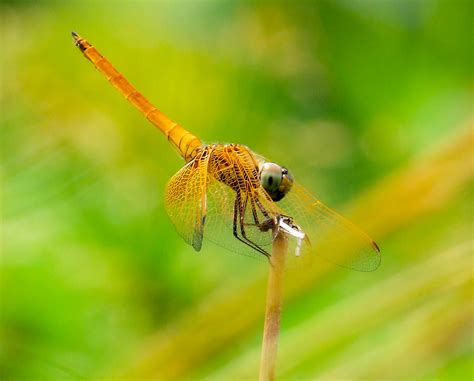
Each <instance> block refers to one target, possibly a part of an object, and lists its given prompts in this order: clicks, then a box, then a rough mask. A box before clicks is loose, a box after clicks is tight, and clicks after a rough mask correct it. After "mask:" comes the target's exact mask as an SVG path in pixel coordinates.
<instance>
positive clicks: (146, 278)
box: [0, 0, 474, 380]
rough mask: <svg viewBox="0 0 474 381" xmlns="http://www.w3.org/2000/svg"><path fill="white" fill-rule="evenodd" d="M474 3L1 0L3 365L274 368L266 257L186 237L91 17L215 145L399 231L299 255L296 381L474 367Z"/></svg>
mask: <svg viewBox="0 0 474 381" xmlns="http://www.w3.org/2000/svg"><path fill="white" fill-rule="evenodd" d="M66 4H67V5H66ZM472 8H473V3H472V1H469V0H466V1H462V0H456V1H447V0H445V1H431V0H420V1H415V0H413V1H411V0H402V1H398V0H381V1H375V0H372V1H370V0H354V1H351V0H334V1H329V0H327V1H314V2H313V1H299V2H277V1H266V2H248V1H173V2H172V1H169V2H145V1H143V2H87V1H80V2H79V1H78V2H67V3H66V2H56V1H51V2H27V1H25V2H22V1H19V2H15V1H3V2H2V5H1V6H0V11H1V25H0V31H1V43H2V45H1V46H2V60H1V94H0V95H1V120H0V133H1V135H0V141H1V162H0V169H1V172H0V175H1V183H0V189H1V194H2V198H1V209H2V218H1V238H2V241H1V317H0V322H1V326H0V378H1V379H2V380H3V379H5V380H32V379H38V380H62V379H78V380H80V379H91V380H93V379H163V380H167V379H180V380H189V379H199V380H201V379H202V380H241V379H242V380H243V379H248V380H252V379H256V378H257V374H258V363H259V356H260V344H261V335H262V327H263V313H264V304H265V286H266V275H267V270H268V269H267V264H266V262H259V261H255V260H252V259H249V258H246V257H240V256H238V255H233V254H228V253H226V252H225V251H224V250H222V249H220V248H218V247H215V246H213V245H211V244H209V243H208V242H205V245H204V248H203V250H202V252H201V253H200V254H198V255H197V254H195V253H194V251H193V249H192V248H191V247H189V246H187V245H186V244H185V243H184V242H183V241H182V240H181V238H180V237H179V236H178V235H177V234H176V233H175V231H174V229H173V227H172V224H171V222H170V220H169V219H168V218H167V216H166V213H165V210H164V205H163V194H164V188H165V185H166V182H167V181H168V179H169V178H170V177H171V176H172V175H173V173H175V172H176V171H177V170H178V169H179V168H180V167H181V166H182V165H183V163H182V161H181V159H180V158H179V157H178V155H177V154H176V153H175V152H174V151H173V149H172V148H171V147H170V146H169V145H168V143H167V142H166V139H164V138H163V136H160V135H159V134H158V133H157V132H156V131H155V130H154V129H153V128H152V127H151V126H150V125H148V124H147V122H146V120H145V119H144V118H143V117H142V116H141V115H139V114H138V113H137V112H136V111H135V110H134V109H133V107H131V106H130V105H129V104H127V103H126V102H125V101H124V99H123V98H122V97H121V96H120V95H118V94H117V93H116V91H115V90H114V89H113V88H112V87H111V86H110V85H109V84H108V83H107V81H105V80H104V78H102V77H101V76H100V75H99V73H98V72H97V71H96V70H95V69H94V68H93V67H92V65H91V64H90V63H89V62H87V60H85V59H84V58H83V57H82V56H81V54H80V53H79V52H78V51H77V49H76V48H75V47H74V46H73V44H72V40H71V37H70V31H71V30H76V31H77V32H78V33H79V34H81V35H83V36H84V37H86V38H87V39H89V40H90V41H91V42H92V43H93V44H94V45H95V46H97V47H98V48H99V50H100V51H101V52H102V53H103V54H104V55H105V56H107V57H108V58H109V59H110V60H111V61H112V63H114V65H115V66H116V67H117V68H118V69H119V70H120V71H122V72H123V73H124V74H125V75H126V76H127V77H128V78H129V79H130V80H131V82H132V83H134V84H135V85H136V87H137V88H138V89H139V90H141V91H142V92H143V93H144V94H145V95H146V96H147V97H149V98H150V100H152V101H153V102H154V103H155V104H156V105H157V106H158V107H160V108H161V109H162V110H163V111H164V112H165V113H166V114H167V115H169V116H170V117H171V118H172V119H174V120H176V121H178V122H179V123H180V124H182V125H183V126H185V127H186V128H188V129H190V130H191V131H192V132H193V133H195V134H196V135H198V136H200V137H201V138H202V139H203V140H204V141H205V142H223V143H225V142H233V143H242V144H246V145H248V146H250V147H251V148H252V149H253V150H255V151H256V152H258V153H260V154H262V155H264V156H266V157H269V158H271V159H273V160H274V161H276V162H278V163H281V164H283V165H286V166H287V167H289V168H290V169H291V170H292V172H293V174H294V176H295V177H296V178H297V180H298V181H299V182H300V183H302V184H303V185H305V186H306V187H307V188H308V189H310V190H311V191H312V192H313V193H314V194H316V195H317V196H318V197H319V198H320V199H322V200H323V202H325V203H326V204H328V205H330V206H332V207H334V208H335V209H337V210H339V211H341V212H342V213H343V214H346V215H348V216H349V217H350V218H351V219H352V220H354V222H356V223H357V224H358V225H360V226H361V227H362V228H364V229H365V230H367V231H368V232H369V233H370V234H371V235H372V236H373V237H374V238H375V239H376V240H377V241H378V243H379V245H380V246H381V248H382V254H383V261H382V266H381V267H380V269H379V270H377V271H376V272H374V273H358V272H355V271H348V270H345V269H341V268H338V267H333V266H331V265H329V264H327V263H326V262H324V261H322V260H321V261H317V262H316V265H315V266H314V268H307V269H292V270H289V271H288V272H287V276H286V279H285V287H286V294H285V302H284V309H283V315H282V331H281V341H280V353H279V363H278V369H277V375H278V378H279V379H281V380H315V379H318V380H319V379H320V380H333V379H339V380H347V379H350V380H381V379H392V380H434V379H437V380H439V379H442V380H451V379H463V380H466V379H469V378H472V377H473V373H472V372H473V369H472V362H471V360H472V357H471V356H472V349H473V348H472V347H473V344H472V343H473V339H474V337H473V325H472V321H473V298H472V296H473V295H472V290H473V273H472V264H473V263H472V254H473V242H472V233H473V226H472V223H473V222H472V221H473V220H472V205H473V204H472V184H473V181H472V178H473V158H472V153H473V148H472V144H473V137H472V117H473V115H472V95H473V82H472V70H473V67H472V57H473V50H472V41H473V33H472V32H473V25H472V23H473V21H472V20H473V9H472Z"/></svg>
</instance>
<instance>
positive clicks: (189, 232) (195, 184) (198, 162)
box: [165, 149, 210, 251]
mask: <svg viewBox="0 0 474 381" xmlns="http://www.w3.org/2000/svg"><path fill="white" fill-rule="evenodd" d="M209 156H210V155H209V151H208V150H207V149H205V150H203V151H201V152H199V153H198V154H197V155H196V157H195V158H194V159H193V160H191V161H190V162H189V163H188V164H187V165H186V166H185V167H183V168H182V169H181V170H179V171H178V173H176V174H175V175H174V176H173V177H172V178H171V179H170V181H169V182H168V184H167V186H166V192H165V207H166V212H167V213H168V215H169V217H170V219H171V221H172V222H173V225H174V226H175V228H176V231H177V232H178V234H179V235H180V236H181V237H183V239H184V240H185V241H186V242H187V243H188V244H190V245H192V246H193V247H194V249H195V250H196V251H199V250H201V246H202V238H203V234H204V224H205V218H206V209H207V200H206V188H207V183H208V165H209Z"/></svg>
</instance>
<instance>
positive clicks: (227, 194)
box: [72, 32, 381, 271]
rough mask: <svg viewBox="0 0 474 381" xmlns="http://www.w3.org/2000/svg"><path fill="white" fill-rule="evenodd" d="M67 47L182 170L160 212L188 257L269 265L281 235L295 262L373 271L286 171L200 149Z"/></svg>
mask: <svg viewBox="0 0 474 381" xmlns="http://www.w3.org/2000/svg"><path fill="white" fill-rule="evenodd" d="M72 36H73V41H74V44H75V45H76V46H77V47H78V48H79V50H80V51H81V52H82V53H83V54H84V56H85V57H86V58H87V59H88V60H89V61H91V62H92V64H93V65H94V66H95V67H96V68H97V70H98V71H99V72H100V73H102V74H103V75H104V76H105V78H107V80H108V81H109V82H110V83H111V84H112V85H113V86H114V87H115V88H116V89H117V90H118V91H119V92H120V93H121V94H122V95H123V96H124V97H125V99H126V100H127V101H129V102H130V103H131V104H132V105H134V106H135V107H136V108H137V109H138V110H139V111H140V112H141V113H142V114H143V115H144V116H145V118H146V119H147V120H148V121H149V122H150V123H151V124H153V125H154V126H155V127H156V128H157V129H158V130H160V131H161V132H162V133H163V134H164V135H165V136H166V138H167V139H168V141H169V142H170V143H171V145H172V146H173V147H174V148H175V149H176V150H177V151H178V153H179V154H180V155H181V157H182V158H183V159H184V162H185V165H184V167H182V168H181V169H180V170H179V171H178V172H177V173H176V174H175V175H174V176H173V177H172V178H171V179H170V181H169V182H168V184H167V185H166V191H165V209H166V212H167V214H168V215H169V217H170V219H171V221H172V223H173V225H174V226H175V229H176V231H177V233H178V234H179V235H180V236H181V237H182V238H183V239H184V241H185V242H187V243H188V244H190V245H191V246H192V247H193V248H194V249H195V250H196V251H200V250H201V248H202V242H203V238H206V239H207V240H209V241H212V242H214V243H216V244H218V245H220V246H221V247H224V248H226V249H229V250H231V251H234V252H236V253H240V254H243V255H249V256H257V257H261V256H263V257H266V258H268V259H270V258H271V248H272V243H273V241H274V240H275V238H276V236H277V234H279V233H281V234H284V235H285V236H286V238H287V240H288V242H289V244H288V250H289V252H294V253H295V255H294V257H295V258H306V257H311V256H313V254H320V255H322V256H323V257H326V258H327V259H328V260H329V261H331V262H333V263H336V264H338V265H340V266H343V267H348V268H351V269H355V270H358V271H373V270H376V269H377V268H378V267H379V265H380V261H381V255H380V249H379V247H378V245H377V243H376V242H375V241H374V240H373V239H372V238H370V237H369V236H368V235H367V234H366V233H365V232H363V231H362V230H361V229H359V228H358V227H356V226H355V225H354V224H353V223H351V222H350V221H349V220H347V219H346V218H344V217H342V216H341V215H340V214H338V213H336V212H335V211H333V210H332V209H330V208H329V207H327V206H325V205H324V204H323V203H322V202H321V201H320V200H319V199H317V198H316V197H314V196H312V195H311V193H310V192H308V191H307V190H306V189H305V188H304V187H302V186H301V185H299V183H298V182H296V181H294V178H293V176H292V175H291V173H290V172H289V170H288V169H287V168H286V167H284V166H281V165H278V164H277V163H274V162H272V161H270V160H267V159H266V158H264V157H263V156H261V155H258V154H256V153H255V152H253V151H252V150H251V149H249V148H248V147H246V146H245V145H241V144H204V143H203V142H202V141H201V140H200V139H199V138H198V137H196V136H195V135H193V134H192V133H191V132H189V131H187V130H186V129H184V128H183V127H182V126H180V125H179V124H177V123H176V122H174V121H172V120H171V119H169V118H168V117H167V116H166V115H165V114H164V113H163V112H161V111H160V110H159V109H158V108H157V107H155V106H154V105H153V104H152V103H151V102H150V101H148V100H147V99H146V98H145V97H144V96H143V95H142V94H141V93H140V92H139V91H137V90H136V88H135V87H134V86H133V85H132V84H131V83H130V82H129V81H128V80H127V79H126V78H125V77H124V76H123V75H122V74H121V73H120V72H118V71H117V70H116V69H115V67H114V66H113V65H112V64H111V63H110V62H109V60H107V59H106V58H105V57H104V56H103V55H102V54H100V53H99V51H98V50H97V49H96V48H95V47H94V46H93V45H92V44H90V43H89V42H88V41H87V40H86V39H84V38H82V37H81V36H79V35H78V34H77V33H75V32H72Z"/></svg>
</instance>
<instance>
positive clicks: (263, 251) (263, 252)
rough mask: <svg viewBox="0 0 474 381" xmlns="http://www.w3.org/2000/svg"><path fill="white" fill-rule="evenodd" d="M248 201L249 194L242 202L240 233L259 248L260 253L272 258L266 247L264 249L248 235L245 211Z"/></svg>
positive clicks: (250, 243) (253, 245)
mask: <svg viewBox="0 0 474 381" xmlns="http://www.w3.org/2000/svg"><path fill="white" fill-rule="evenodd" d="M247 201H248V196H247V197H245V200H244V201H243V202H242V203H241V204H240V213H239V217H240V218H239V221H240V233H241V234H242V237H243V238H244V239H245V240H246V241H247V242H248V243H249V245H251V246H252V247H254V248H255V249H256V250H258V251H259V252H260V253H262V254H263V255H265V256H266V257H267V258H270V254H269V253H267V252H266V251H265V250H264V249H262V248H261V247H260V246H259V245H257V244H256V243H255V242H253V241H252V240H251V239H249V238H248V237H247V233H246V231H245V221H244V219H245V211H246V209H247Z"/></svg>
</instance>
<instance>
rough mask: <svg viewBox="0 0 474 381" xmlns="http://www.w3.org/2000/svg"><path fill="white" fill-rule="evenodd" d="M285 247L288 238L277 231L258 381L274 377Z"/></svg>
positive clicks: (286, 246)
mask: <svg viewBox="0 0 474 381" xmlns="http://www.w3.org/2000/svg"><path fill="white" fill-rule="evenodd" d="M287 248H288V239H287V237H286V235H285V233H283V232H279V233H278V234H277V236H276V237H275V239H274V240H273V248H272V256H271V260H270V263H271V266H270V272H269V275H268V288H267V305H266V309H265V326H264V328H263V343H262V357H261V360H260V377H259V380H260V381H272V380H274V379H275V367H276V362H277V352H278V335H279V332H280V314H281V301H282V293H283V275H284V270H285V255H286V252H287Z"/></svg>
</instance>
